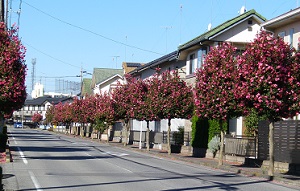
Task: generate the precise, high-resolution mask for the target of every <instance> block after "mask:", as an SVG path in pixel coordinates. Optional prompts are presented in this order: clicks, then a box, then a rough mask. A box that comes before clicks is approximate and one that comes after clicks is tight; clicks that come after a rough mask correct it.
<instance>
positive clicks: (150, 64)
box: [129, 50, 178, 74]
mask: <svg viewBox="0 0 300 191" xmlns="http://www.w3.org/2000/svg"><path fill="white" fill-rule="evenodd" d="M177 54H178V51H177V50H176V51H173V52H171V53H169V54H166V55H164V56H162V57H160V58H157V59H155V60H153V61H151V62H148V63H147V64H144V65H142V66H140V67H138V68H137V69H135V70H133V71H131V72H129V74H134V73H136V72H140V71H142V70H145V69H147V68H150V67H155V66H157V65H159V64H161V63H164V62H168V61H171V60H174V59H176V58H177Z"/></svg>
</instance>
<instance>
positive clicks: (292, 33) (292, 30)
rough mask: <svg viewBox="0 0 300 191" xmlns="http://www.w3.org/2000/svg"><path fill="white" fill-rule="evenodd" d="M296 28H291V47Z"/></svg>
mask: <svg viewBox="0 0 300 191" xmlns="http://www.w3.org/2000/svg"><path fill="white" fill-rule="evenodd" d="M293 36H294V28H291V29H290V47H291V48H292V47H293Z"/></svg>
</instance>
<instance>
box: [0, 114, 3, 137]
mask: <svg viewBox="0 0 300 191" xmlns="http://www.w3.org/2000/svg"><path fill="white" fill-rule="evenodd" d="M3 127H4V116H3V114H0V132H1V133H2V132H3Z"/></svg>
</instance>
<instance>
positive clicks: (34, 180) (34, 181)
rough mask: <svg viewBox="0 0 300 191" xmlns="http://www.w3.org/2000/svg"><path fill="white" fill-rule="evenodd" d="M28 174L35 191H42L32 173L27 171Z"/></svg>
mask: <svg viewBox="0 0 300 191" xmlns="http://www.w3.org/2000/svg"><path fill="white" fill-rule="evenodd" d="M28 173H29V175H30V178H31V180H32V182H33V184H34V187H35V188H36V190H38V191H42V189H40V188H41V186H40V184H39V182H38V181H37V179H36V177H35V175H34V174H33V172H31V171H28Z"/></svg>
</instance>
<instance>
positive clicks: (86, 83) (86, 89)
mask: <svg viewBox="0 0 300 191" xmlns="http://www.w3.org/2000/svg"><path fill="white" fill-rule="evenodd" d="M91 83H92V79H91V78H83V79H82V95H85V94H87V95H91V94H92V88H91Z"/></svg>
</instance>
